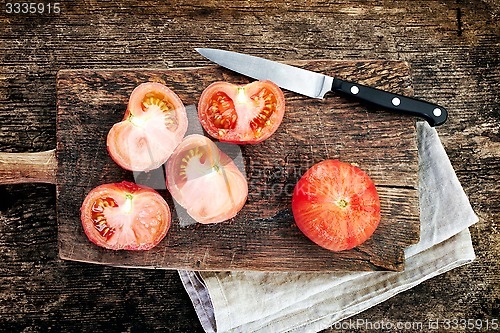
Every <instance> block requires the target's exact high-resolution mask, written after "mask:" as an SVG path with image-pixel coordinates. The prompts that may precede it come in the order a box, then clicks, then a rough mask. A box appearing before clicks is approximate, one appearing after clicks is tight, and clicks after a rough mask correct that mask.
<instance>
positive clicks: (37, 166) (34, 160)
mask: <svg viewBox="0 0 500 333" xmlns="http://www.w3.org/2000/svg"><path fill="white" fill-rule="evenodd" d="M56 173H57V163H56V152H55V149H52V150H48V151H42V152H38V153H0V184H20V183H51V184H55V183H56Z"/></svg>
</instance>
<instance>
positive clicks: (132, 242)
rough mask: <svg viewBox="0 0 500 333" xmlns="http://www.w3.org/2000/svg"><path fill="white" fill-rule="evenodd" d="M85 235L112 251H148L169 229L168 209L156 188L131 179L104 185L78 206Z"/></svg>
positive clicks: (94, 190)
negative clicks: (144, 185)
mask: <svg viewBox="0 0 500 333" xmlns="http://www.w3.org/2000/svg"><path fill="white" fill-rule="evenodd" d="M81 220H82V225H83V230H84V231H85V234H86V235H87V237H88V238H89V240H90V241H92V242H93V243H94V244H96V245H99V246H102V247H105V248H108V249H111V250H149V249H151V248H152V247H154V246H156V245H157V244H158V243H159V242H160V241H161V240H162V239H163V238H164V237H165V235H166V234H167V231H168V229H169V228H170V220H171V216H170V208H169V207H168V204H167V203H166V202H165V200H164V199H163V198H162V197H161V195H160V194H158V193H157V192H156V191H155V190H153V189H151V188H148V187H143V186H139V185H136V184H134V183H131V182H126V181H124V182H121V183H113V184H104V185H100V186H98V187H96V188H94V189H93V190H92V191H90V192H89V194H88V195H87V197H86V198H85V200H84V202H83V204H82V207H81Z"/></svg>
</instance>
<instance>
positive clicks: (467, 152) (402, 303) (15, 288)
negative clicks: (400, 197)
mask: <svg viewBox="0 0 500 333" xmlns="http://www.w3.org/2000/svg"><path fill="white" fill-rule="evenodd" d="M0 5H1V9H2V11H1V12H0V150H1V151H3V152H39V151H47V150H50V149H53V148H54V147H55V145H56V75H57V72H58V71H59V70H60V69H103V68H145V67H147V68H162V69H169V68H181V67H188V66H207V65H209V64H210V63H209V62H208V61H207V60H206V59H204V58H202V57H201V56H199V55H198V54H197V53H196V52H195V51H194V48H195V47H215V48H224V49H229V50H233V51H239V52H244V53H249V54H253V55H257V56H265V57H268V58H270V59H273V60H278V61H284V60H300V59H339V60H351V59H357V60H367V59H380V60H384V59H388V60H402V61H407V62H408V63H409V65H410V66H411V70H412V74H413V87H414V91H415V96H416V97H419V98H423V99H428V100H430V101H433V102H436V103H438V104H442V105H443V106H445V107H447V109H448V110H449V112H450V117H449V120H448V121H447V122H446V124H445V125H443V126H441V127H439V128H438V133H439V135H440V137H441V139H442V142H443V145H444V147H445V149H446V151H447V153H448V155H449V157H450V160H451V163H452V165H453V166H454V168H455V170H456V173H457V176H458V178H459V180H460V181H461V183H462V185H463V187H464V190H465V192H466V193H467V195H468V196H469V198H470V200H471V203H472V205H473V208H474V209H475V211H476V213H477V214H478V216H479V218H480V221H479V223H477V224H476V225H474V226H473V227H471V228H470V231H471V234H472V239H473V245H474V248H475V251H476V255H477V259H476V260H475V261H474V262H473V263H472V264H470V265H467V266H464V267H461V268H459V269H455V270H453V271H451V272H448V273H446V274H443V275H439V276H437V277H434V278H432V279H430V280H428V281H425V282H424V283H422V284H420V285H418V286H416V287H414V288H412V289H411V290H409V291H406V292H404V293H402V294H399V295H397V296H395V297H393V298H391V299H390V300H388V301H386V302H384V303H381V304H379V305H377V306H375V307H373V308H371V309H369V310H366V311H364V312H362V313H360V314H357V315H355V316H353V317H352V318H351V320H352V321H356V320H364V321H367V322H373V323H374V322H385V323H391V324H394V325H395V324H396V323H398V322H422V323H424V324H426V323H428V322H429V321H431V320H433V321H435V320H445V319H453V318H470V319H482V320H486V319H493V318H499V316H500V313H499V308H500V290H499V289H500V281H499V275H498V272H499V271H500V262H499V258H500V237H499V230H500V200H499V199H498V198H499V193H500V134H499V128H500V114H499V109H500V106H499V97H498V91H499V90H500V83H499V82H500V69H499V65H500V63H499V62H500V60H499V59H500V50H499V35H500V33H499V29H500V27H499V19H498V18H499V14H500V10H499V8H500V2H499V1H498V0H485V1H481V0H455V1H433V0H402V1H397V2H394V1H385V0H382V1H348V0H340V1H323V0H322V1H307V2H306V1H295V2H290V1H280V0H276V1H259V2H257V1H254V2H250V1H227V0H219V1H212V0H205V1H196V0H195V1H187V0H181V1H168V2H164V1H149V0H146V1H140V2H139V1H137V2H135V1H121V2H117V1H110V0H102V1H95V0H89V1H64V2H61V13H60V14H57V15H56V14H54V15H52V14H51V15H47V14H44V15H32V16H27V15H22V14H18V15H8V14H6V13H5V11H4V8H5V7H4V2H3V1H2V2H0ZM0 198H1V200H0V331H2V332H9V333H10V332H48V331H52V332H85V331H92V332H154V331H162V332H203V330H202V328H201V326H200V324H199V322H198V319H197V317H196V314H195V312H194V310H193V307H192V305H191V302H190V300H189V298H188V296H187V295H186V293H185V291H184V288H183V287H182V284H181V282H180V280H179V278H178V276H177V273H176V272H175V271H168V270H141V269H121V268H113V267H108V266H103V265H92V264H84V263H77V262H71V261H66V260H60V259H59V257H58V244H57V219H56V208H55V203H56V187H55V186H53V185H47V184H20V185H3V186H0ZM346 324H347V325H348V324H349V320H347V321H346ZM424 327H425V326H424ZM337 331H344V332H346V331H347V332H373V330H370V329H369V328H366V327H359V328H358V329H347V330H336V329H335V328H334V327H332V328H331V329H328V330H326V332H328V333H332V332H337ZM426 331H428V330H422V332H426Z"/></svg>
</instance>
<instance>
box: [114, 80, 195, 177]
mask: <svg viewBox="0 0 500 333" xmlns="http://www.w3.org/2000/svg"><path fill="white" fill-rule="evenodd" d="M187 126H188V120H187V114H186V109H185V108H184V105H183V103H182V101H181V100H180V99H179V97H178V96H177V95H176V94H175V93H174V92H173V91H172V90H170V89H169V88H167V87H166V86H164V85H163V84H161V83H156V82H147V83H143V84H141V85H139V86H138V87H137V88H135V89H134V91H132V94H131V95H130V99H129V102H128V106H127V111H126V112H125V116H124V118H123V120H122V121H121V122H119V123H116V124H115V125H114V126H113V127H112V128H111V130H110V131H109V133H108V137H107V147H108V151H109V154H110V156H111V157H112V158H113V160H114V161H115V162H116V163H117V164H118V165H120V166H121V167H122V168H124V169H127V170H132V171H149V170H153V169H156V168H158V167H159V166H161V165H162V164H164V163H165V162H166V161H167V159H168V158H169V157H170V155H171V154H172V152H173V151H174V149H175V147H176V146H177V145H178V144H179V143H180V142H181V141H182V138H183V137H184V135H185V134H186V130H187Z"/></svg>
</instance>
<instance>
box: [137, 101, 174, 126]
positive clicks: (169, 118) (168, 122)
mask: <svg viewBox="0 0 500 333" xmlns="http://www.w3.org/2000/svg"><path fill="white" fill-rule="evenodd" d="M152 106H155V107H157V108H159V109H160V110H161V111H162V112H163V114H164V116H165V127H167V128H168V129H169V130H170V131H175V130H176V129H177V127H178V126H179V124H178V121H177V117H176V113H175V109H174V107H173V105H172V104H170V103H169V102H168V101H165V100H164V99H163V96H162V95H159V94H154V93H149V94H146V96H144V99H143V100H142V110H143V111H144V112H147V110H148V109H149V108H150V107H152Z"/></svg>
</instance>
